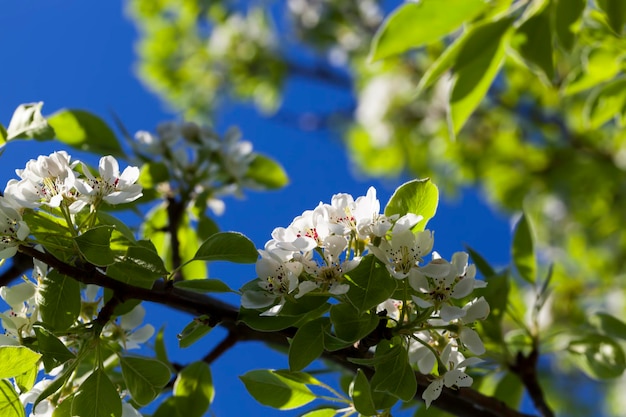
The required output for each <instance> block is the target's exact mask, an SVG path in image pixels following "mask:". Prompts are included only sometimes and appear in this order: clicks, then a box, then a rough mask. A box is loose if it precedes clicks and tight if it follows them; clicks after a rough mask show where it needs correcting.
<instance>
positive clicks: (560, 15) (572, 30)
mask: <svg viewBox="0 0 626 417" xmlns="http://www.w3.org/2000/svg"><path fill="white" fill-rule="evenodd" d="M586 4H587V1H586V0H556V7H555V10H554V31H555V33H556V36H557V39H558V40H559V44H560V45H561V47H562V48H563V49H565V50H567V51H571V50H572V48H573V47H574V42H575V40H576V36H575V35H576V32H578V29H577V28H576V26H577V25H579V22H580V19H581V17H582V14H583V10H585V5H586Z"/></svg>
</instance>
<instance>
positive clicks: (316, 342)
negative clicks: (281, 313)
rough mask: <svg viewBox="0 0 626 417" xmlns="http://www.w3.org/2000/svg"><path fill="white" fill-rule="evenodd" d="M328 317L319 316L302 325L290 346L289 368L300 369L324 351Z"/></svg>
mask: <svg viewBox="0 0 626 417" xmlns="http://www.w3.org/2000/svg"><path fill="white" fill-rule="evenodd" d="M327 324H328V319H327V318H325V317H324V318H319V319H316V320H313V321H310V322H308V323H305V324H304V325H303V326H301V327H300V328H299V329H298V331H297V332H296V334H295V335H294V337H293V339H292V341H291V345H290V346H289V369H290V370H292V371H300V370H302V369H304V368H306V367H307V365H309V364H310V363H311V362H313V361H314V360H315V359H317V358H319V357H320V356H321V354H322V353H323V352H324V327H325V326H326V325H327Z"/></svg>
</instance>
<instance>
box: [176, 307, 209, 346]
mask: <svg viewBox="0 0 626 417" xmlns="http://www.w3.org/2000/svg"><path fill="white" fill-rule="evenodd" d="M211 329H213V327H212V326H211V325H210V324H209V316H206V315H203V316H200V317H196V318H194V319H193V320H192V321H191V323H189V324H188V325H186V326H185V328H184V329H183V331H182V332H180V333H179V334H178V346H179V347H181V348H186V347H189V346H191V345H193V344H194V343H196V342H197V341H198V340H200V339H201V338H202V337H204V336H205V335H206V334H208V333H209V332H210V331H211Z"/></svg>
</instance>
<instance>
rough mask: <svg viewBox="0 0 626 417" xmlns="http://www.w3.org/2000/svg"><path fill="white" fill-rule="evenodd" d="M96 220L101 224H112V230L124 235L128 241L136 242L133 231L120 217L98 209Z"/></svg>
mask: <svg viewBox="0 0 626 417" xmlns="http://www.w3.org/2000/svg"><path fill="white" fill-rule="evenodd" d="M98 222H99V223H100V224H101V225H106V226H113V227H114V228H115V230H114V232H118V233H120V234H121V235H122V236H124V237H125V238H126V239H127V240H128V241H129V242H136V239H135V234H134V233H133V231H132V230H131V229H130V228H129V227H128V226H127V225H126V223H124V222H123V221H121V220H120V219H118V218H117V217H115V216H112V215H111V214H109V213H107V212H105V211H98Z"/></svg>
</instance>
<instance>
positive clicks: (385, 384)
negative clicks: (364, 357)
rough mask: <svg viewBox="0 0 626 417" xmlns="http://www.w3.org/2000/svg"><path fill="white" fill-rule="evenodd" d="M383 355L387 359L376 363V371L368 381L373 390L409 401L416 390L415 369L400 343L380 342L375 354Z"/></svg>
mask: <svg viewBox="0 0 626 417" xmlns="http://www.w3.org/2000/svg"><path fill="white" fill-rule="evenodd" d="M379 351H380V354H382V355H384V356H385V357H386V358H387V360H385V361H383V362H381V363H378V364H377V365H376V367H375V369H376V372H375V373H374V376H373V377H372V380H371V381H370V384H371V386H372V389H373V390H374V391H382V392H387V393H389V394H391V395H393V396H394V397H397V398H400V399H401V400H403V401H409V400H411V399H412V398H413V397H414V396H415V392H416V391H417V381H416V380H415V371H413V368H411V365H410V364H409V356H408V352H407V351H406V349H405V348H404V347H403V346H401V345H395V346H391V344H389V342H381V343H379V344H378V346H377V348H376V356H378V355H379Z"/></svg>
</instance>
